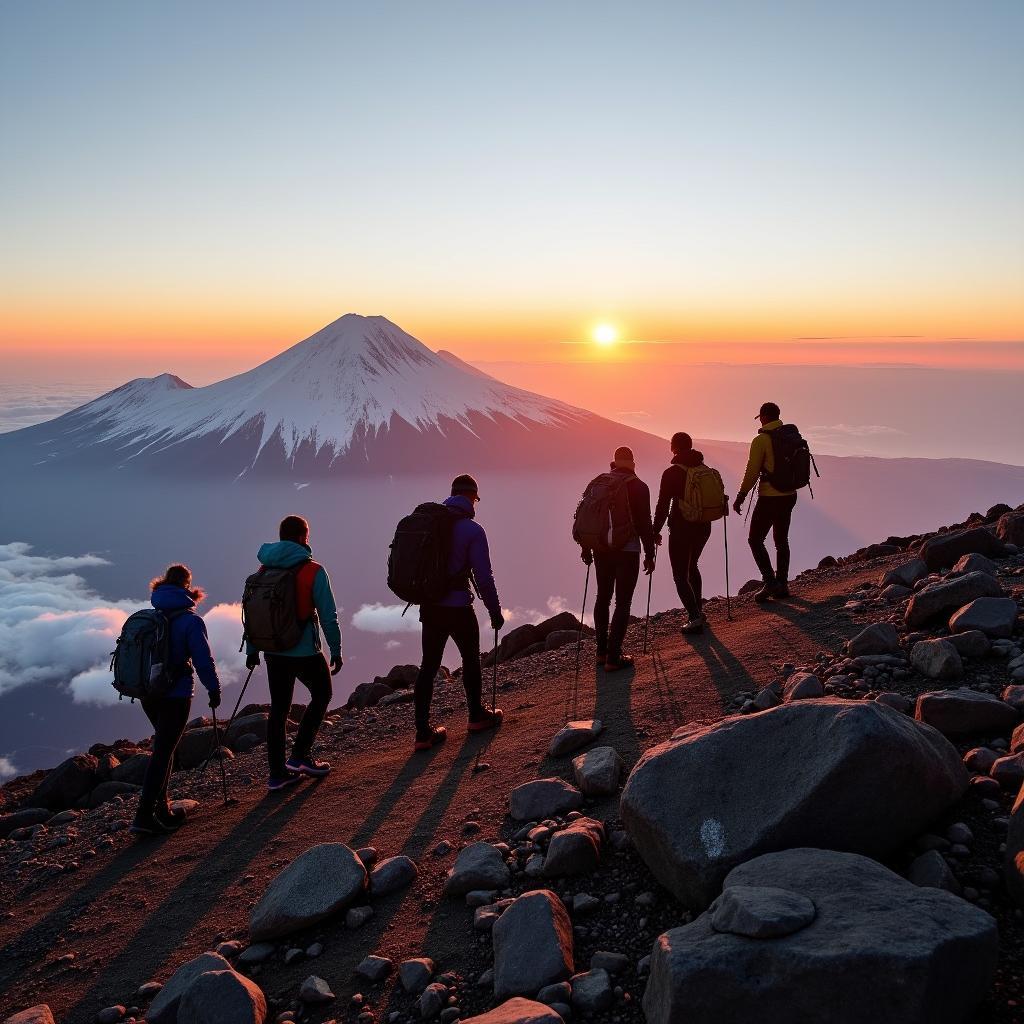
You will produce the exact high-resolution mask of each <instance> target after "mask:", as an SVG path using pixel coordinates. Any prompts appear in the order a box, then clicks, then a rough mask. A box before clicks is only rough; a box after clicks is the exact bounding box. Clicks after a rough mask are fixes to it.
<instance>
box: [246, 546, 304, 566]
mask: <svg viewBox="0 0 1024 1024" xmlns="http://www.w3.org/2000/svg"><path fill="white" fill-rule="evenodd" d="M312 557H313V550H312V548H309V547H307V546H306V545H305V544H296V543H295V541H293V540H277V541H271V542H270V543H268V544H263V545H261V546H260V549H259V551H257V552H256V558H257V559H258V560H259V563H260V565H265V566H266V567H267V568H268V569H291V568H292V567H293V566H296V565H300V564H301V563H302V562H308V561H309V560H310V559H311V558H312Z"/></svg>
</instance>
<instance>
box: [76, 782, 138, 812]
mask: <svg viewBox="0 0 1024 1024" xmlns="http://www.w3.org/2000/svg"><path fill="white" fill-rule="evenodd" d="M141 788H142V787H141V786H136V785H135V784H134V783H131V782H116V781H114V780H113V779H111V780H110V781H109V782H101V783H100V784H99V785H98V786H97V787H96V788H95V789H94V790H93V791H92V792H91V793H90V794H89V806H90V807H99V806H100V804H105V803H106V802H107V801H108V800H113V799H114V797H115V796H133V795H134V794H136V793H138V791H139V790H140V789H141Z"/></svg>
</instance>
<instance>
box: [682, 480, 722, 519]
mask: <svg viewBox="0 0 1024 1024" xmlns="http://www.w3.org/2000/svg"><path fill="white" fill-rule="evenodd" d="M726 502H727V499H726V496H725V484H724V483H722V475H721V473H719V472H718V470H717V469H712V468H711V467H710V466H687V467H686V490H685V492H684V494H683V497H682V499H681V500H677V504H678V508H679V514H680V515H681V516H682V517H683V519H685V520H686V521H687V522H688V523H713V522H714V521H715V520H716V519H721V518H722V516H724V515H725V512H726V508H727V507H728V506H727V503H726Z"/></svg>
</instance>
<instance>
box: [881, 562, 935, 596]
mask: <svg viewBox="0 0 1024 1024" xmlns="http://www.w3.org/2000/svg"><path fill="white" fill-rule="evenodd" d="M927 575H928V566H927V565H925V564H924V562H923V561H922V560H921V559H920V558H912V559H911V560H910V561H909V562H904V563H903V565H898V566H896V568H895V569H890V570H889V571H888V572H887V573H886V574H885V575H884V576H883V577H882V584H881V585H882V586H883V587H889V586H894V585H895V586H897V587H906V588H907V589H908V590H911V589H913V586H914V584H915V583H916V582H917V581H918V580H923V579H924V578H925V576H927Z"/></svg>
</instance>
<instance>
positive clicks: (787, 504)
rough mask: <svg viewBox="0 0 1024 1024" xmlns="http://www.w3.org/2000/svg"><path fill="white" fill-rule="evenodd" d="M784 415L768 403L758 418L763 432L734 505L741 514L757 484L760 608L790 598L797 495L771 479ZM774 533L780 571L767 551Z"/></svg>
mask: <svg viewBox="0 0 1024 1024" xmlns="http://www.w3.org/2000/svg"><path fill="white" fill-rule="evenodd" d="M780 416H781V412H780V410H779V407H778V406H777V405H776V404H775V403H774V402H765V403H764V405H762V406H761V411H760V412H759V413H758V414H757V418H758V419H759V420H760V421H761V429H760V430H759V431H758V432H757V437H755V438H754V440H753V441H751V442H750V457H749V458H748V459H747V471H746V472H745V473H744V474H743V483H742V484H740V491H739V494H737V495H736V500H735V501H734V502H733V506H732V507H733V509H734V510H735V511H736V512H737V513H740V512H741V510H742V508H743V502H744V501H745V500H746V497H747V495H748V494H749V493H750V491H751V490H752V489H753V487H754V485H755V484H757V485H758V487H757V504H756V505H755V506H754V512H753V514H752V515H751V517H750V535H749V538H748V540H749V543H750V551H751V553H752V554H753V556H754V561H755V562H756V563H757V568H758V569H759V570H760V572H761V579H762V580H763V581H764V584H763V586H762V587H761V589H760V590H759V591H758V592H757V593H756V594H754V600H755V601H757V602H758V604H764V603H765V602H766V601H770V600H771V599H772V598H785V597H789V524H790V520H791V519H792V516H793V509H794V507H795V506H796V491H783V490H778V489H777V488H775V487H773V486H772V484H771V482H770V478H771V475H772V473H773V472H774V470H775V451H774V448H773V446H772V438H771V434H772V432H773V431H775V430H778V429H779V428H780V427H782V426H783V423H782V420H781V419H780V418H779V417H780ZM769 530H771V532H772V537H773V539H774V541H775V553H776V560H777V563H778V568H777V569H774V568H772V560H771V556H770V555H769V554H768V548H767V547H765V543H764V542H765V539H766V538H767V536H768V531H769Z"/></svg>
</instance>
